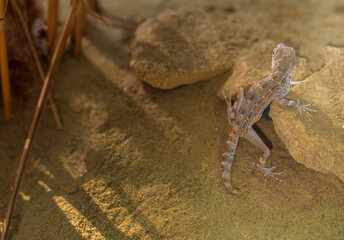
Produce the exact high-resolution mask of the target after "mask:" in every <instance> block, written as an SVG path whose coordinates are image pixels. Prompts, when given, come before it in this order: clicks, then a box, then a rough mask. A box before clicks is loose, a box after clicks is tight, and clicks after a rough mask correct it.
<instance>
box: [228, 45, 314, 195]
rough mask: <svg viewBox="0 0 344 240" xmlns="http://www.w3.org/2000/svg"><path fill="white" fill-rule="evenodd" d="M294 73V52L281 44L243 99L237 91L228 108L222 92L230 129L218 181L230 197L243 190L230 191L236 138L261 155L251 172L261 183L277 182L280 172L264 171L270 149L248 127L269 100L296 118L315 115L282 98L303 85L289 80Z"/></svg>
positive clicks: (241, 90)
mask: <svg viewBox="0 0 344 240" xmlns="http://www.w3.org/2000/svg"><path fill="white" fill-rule="evenodd" d="M295 69H296V56H295V50H294V49H293V48H291V47H288V46H286V45H285V44H284V43H279V44H278V45H277V47H276V48H275V49H274V50H273V52H272V66H271V73H270V74H269V75H268V76H267V77H266V78H264V79H262V80H260V81H258V82H256V83H255V84H254V85H253V86H252V87H251V88H250V89H249V90H248V92H247V94H246V95H245V96H244V90H243V88H240V89H239V91H238V97H237V99H236V101H235V102H234V104H233V106H232V104H231V97H230V96H228V97H227V96H226V94H225V92H223V95H224V98H225V100H226V102H227V118H228V121H229V124H230V125H232V129H231V132H230V134H229V137H228V141H227V145H226V151H225V153H224V154H223V161H222V163H221V165H222V178H223V181H224V184H225V187H226V188H227V189H228V191H229V192H230V193H232V194H241V193H242V192H243V191H244V190H245V188H241V189H236V188H234V187H233V186H232V184H231V178H230V174H231V167H232V163H233V160H234V155H235V151H236V148H237V145H238V141H239V138H240V137H244V138H246V139H247V140H248V141H249V142H251V143H253V144H254V145H256V146H257V147H258V148H260V149H261V150H262V151H263V155H262V156H261V157H260V159H259V162H258V164H257V168H256V169H254V171H258V172H261V173H262V174H263V175H264V178H265V179H266V177H267V176H271V177H273V178H275V179H276V180H280V179H279V178H278V177H277V176H278V175H280V174H282V173H283V172H273V171H272V170H273V169H274V168H275V166H273V167H271V168H266V167H265V163H266V160H267V158H268V157H269V155H270V149H269V148H268V147H267V146H266V145H265V143H264V142H263V141H262V139H261V138H260V137H259V136H258V134H257V133H256V132H255V131H254V130H253V128H252V125H253V124H254V123H255V122H257V121H258V120H259V119H260V118H261V116H262V114H263V111H264V110H265V108H267V106H268V105H269V104H270V103H271V101H273V100H274V101H275V102H276V103H278V104H281V105H286V106H292V107H296V108H297V109H298V110H299V111H300V115H302V112H303V111H304V112H306V113H307V114H309V115H310V116H311V114H310V113H309V111H313V112H315V111H316V110H313V109H310V108H308V106H310V104H307V105H303V104H301V103H300V101H299V99H297V101H293V100H289V99H285V98H284V96H286V95H287V94H288V92H289V90H290V88H291V87H293V86H295V85H298V84H300V83H303V82H305V81H306V80H304V81H292V78H291V76H292V74H293V72H294V71H295Z"/></svg>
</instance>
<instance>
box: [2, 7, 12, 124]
mask: <svg viewBox="0 0 344 240" xmlns="http://www.w3.org/2000/svg"><path fill="white" fill-rule="evenodd" d="M7 4H8V0H5V1H4V0H0V71H1V86H2V97H3V101H4V114H5V118H6V119H10V118H11V112H12V111H11V87H10V76H9V70H8V59H7V48H6V38H5V27H4V21H3V20H4V18H5V15H6V10H7Z"/></svg>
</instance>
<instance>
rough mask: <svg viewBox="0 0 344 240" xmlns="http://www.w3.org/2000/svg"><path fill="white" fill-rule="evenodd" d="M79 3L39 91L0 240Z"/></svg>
mask: <svg viewBox="0 0 344 240" xmlns="http://www.w3.org/2000/svg"><path fill="white" fill-rule="evenodd" d="M79 1H80V0H76V1H75V2H73V5H72V7H71V9H70V10H69V14H68V17H67V20H66V23H65V25H64V27H63V30H62V33H61V36H60V38H59V41H58V43H57V46H56V49H55V51H54V54H53V57H52V61H51V65H50V67H49V71H48V74H47V76H46V78H45V81H44V84H43V88H42V90H41V94H40V96H39V99H38V103H37V106H36V110H35V114H34V117H33V120H32V123H31V127H30V131H29V134H28V137H27V138H26V141H25V144H24V148H23V152H22V155H21V158H20V162H19V167H18V170H17V175H16V179H15V182H14V187H13V191H12V193H11V197H10V201H9V203H8V206H7V210H6V215H5V219H4V232H3V234H2V236H1V240H6V239H7V237H8V232H9V226H10V223H11V216H12V212H13V209H14V206H15V202H16V200H17V196H18V190H19V187H20V184H21V181H22V178H23V173H24V169H25V166H26V162H27V158H28V156H29V153H30V150H31V147H32V143H33V140H34V137H35V135H36V132H37V127H38V124H39V120H40V118H41V115H42V111H43V108H44V105H45V103H46V100H47V97H48V93H49V90H50V88H51V86H52V84H53V79H54V75H55V73H56V70H57V67H58V64H59V62H60V59H61V56H62V52H63V49H64V47H65V45H66V40H67V37H68V33H69V29H70V27H71V24H72V20H73V17H74V16H75V13H76V10H77V6H78V4H79Z"/></svg>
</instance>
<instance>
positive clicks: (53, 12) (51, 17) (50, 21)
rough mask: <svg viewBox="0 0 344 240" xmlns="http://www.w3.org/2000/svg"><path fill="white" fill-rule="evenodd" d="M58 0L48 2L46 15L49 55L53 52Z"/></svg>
mask: <svg viewBox="0 0 344 240" xmlns="http://www.w3.org/2000/svg"><path fill="white" fill-rule="evenodd" d="M58 5H59V1H58V0H48V13H47V27H48V31H47V43H48V48H49V53H52V52H53V48H54V43H55V38H56V31H57V20H58Z"/></svg>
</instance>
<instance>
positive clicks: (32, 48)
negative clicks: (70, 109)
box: [10, 0, 62, 129]
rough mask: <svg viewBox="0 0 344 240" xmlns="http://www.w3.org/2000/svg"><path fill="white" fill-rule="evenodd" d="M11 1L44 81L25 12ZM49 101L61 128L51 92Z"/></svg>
mask: <svg viewBox="0 0 344 240" xmlns="http://www.w3.org/2000/svg"><path fill="white" fill-rule="evenodd" d="M10 3H11V4H12V7H13V9H14V11H15V12H16V13H17V15H18V17H19V20H20V23H21V25H22V28H23V31H24V34H25V37H26V40H27V41H28V43H29V47H30V50H31V52H32V56H33V58H34V61H35V64H36V67H37V70H38V73H39V76H40V78H41V80H42V81H43V82H44V78H45V74H44V72H43V67H42V64H41V62H40V60H39V57H38V54H37V51H36V48H35V46H34V44H33V41H32V38H31V35H30V31H29V29H28V26H27V25H26V23H25V20H24V17H23V14H22V12H21V10H20V8H19V6H18V4H17V0H11V2H10ZM48 103H49V107H51V111H52V113H53V117H54V119H55V122H56V126H57V128H58V129H61V128H62V123H61V119H60V116H59V114H58V112H57V109H56V106H55V103H54V100H53V98H52V97H51V94H50V93H49V94H48Z"/></svg>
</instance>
